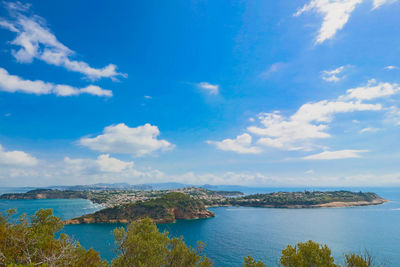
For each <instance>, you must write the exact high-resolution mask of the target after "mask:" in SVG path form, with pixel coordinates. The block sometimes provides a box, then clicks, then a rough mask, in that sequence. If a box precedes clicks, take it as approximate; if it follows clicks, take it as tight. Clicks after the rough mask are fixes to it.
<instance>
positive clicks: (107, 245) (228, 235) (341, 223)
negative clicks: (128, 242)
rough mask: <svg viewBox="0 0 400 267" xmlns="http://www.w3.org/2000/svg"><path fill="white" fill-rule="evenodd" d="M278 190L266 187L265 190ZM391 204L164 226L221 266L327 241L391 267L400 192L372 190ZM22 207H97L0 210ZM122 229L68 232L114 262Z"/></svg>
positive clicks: (67, 212) (231, 210)
mask: <svg viewBox="0 0 400 267" xmlns="http://www.w3.org/2000/svg"><path fill="white" fill-rule="evenodd" d="M268 190H269V191H273V189H264V191H263V192H266V191H268ZM368 191H374V192H377V193H378V194H380V195H381V196H382V197H385V198H387V199H389V200H391V202H390V203H386V204H384V205H379V206H369V207H354V208H328V209H266V208H243V207H221V208H213V209H211V210H212V211H213V212H215V214H216V217H215V218H209V219H202V220H189V221H178V222H177V223H174V224H165V225H159V228H160V229H161V230H167V231H169V232H170V233H171V235H177V236H181V235H183V236H184V240H185V241H186V243H188V244H190V245H192V246H195V245H196V242H197V240H202V241H203V242H205V243H206V244H207V247H206V248H205V250H204V252H205V253H206V254H207V256H208V257H210V258H211V259H212V260H213V261H214V263H215V266H239V265H240V263H241V262H242V258H243V257H244V256H247V255H253V256H254V257H255V258H257V259H260V260H263V261H264V262H265V263H267V264H269V265H270V266H275V265H276V263H277V262H278V261H279V257H280V253H281V250H282V249H283V248H284V247H285V246H286V245H287V244H294V243H297V242H300V241H306V240H309V239H312V240H314V241H317V242H321V243H326V244H327V245H328V246H329V247H330V248H331V249H332V253H333V254H334V256H335V258H336V259H337V260H338V263H340V261H341V260H342V259H343V255H344V253H345V252H349V251H353V252H360V251H361V252H362V251H364V250H365V249H367V250H369V251H370V252H371V253H372V254H373V255H374V256H376V258H377V260H379V261H380V262H383V263H385V264H386V266H399V262H400V246H399V244H400V189H369V190H368ZM11 207H17V208H18V210H19V212H26V213H29V214H32V213H33V212H34V211H35V210H37V209H38V208H42V207H43V208H52V209H53V210H54V213H55V214H56V215H57V216H61V217H62V218H64V219H68V218H72V217H76V216H79V215H81V214H84V213H90V212H93V211H95V210H97V209H99V207H98V206H95V205H93V204H92V203H91V202H90V201H87V200H1V201H0V211H4V210H6V209H8V208H11ZM117 226H122V225H115V224H92V225H67V226H66V227H65V230H64V231H65V232H66V233H67V234H69V235H71V236H73V237H74V238H75V239H77V240H78V241H79V242H80V243H81V244H82V245H83V246H84V247H86V248H89V247H93V248H94V249H96V250H98V251H100V253H101V255H102V257H103V258H105V259H108V260H110V259H112V257H113V256H114V254H113V237H112V230H113V229H114V228H115V227H117Z"/></svg>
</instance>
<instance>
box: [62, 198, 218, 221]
mask: <svg viewBox="0 0 400 267" xmlns="http://www.w3.org/2000/svg"><path fill="white" fill-rule="evenodd" d="M214 216H215V215H214V213H212V212H211V211H209V210H207V209H206V208H205V207H204V205H203V203H202V202H200V201H198V200H195V199H192V198H191V197H190V196H188V195H185V194H183V193H168V194H166V195H164V196H162V197H160V198H157V199H152V200H148V201H145V202H139V203H134V204H127V205H121V206H116V207H112V208H107V209H104V210H100V211H98V212H96V213H93V214H88V215H84V216H81V217H78V218H74V219H71V220H67V221H66V222H65V223H66V224H80V223H128V222H131V221H135V220H141V219H144V218H146V217H149V218H150V219H152V220H153V222H155V223H172V222H175V220H177V219H200V218H209V217H214Z"/></svg>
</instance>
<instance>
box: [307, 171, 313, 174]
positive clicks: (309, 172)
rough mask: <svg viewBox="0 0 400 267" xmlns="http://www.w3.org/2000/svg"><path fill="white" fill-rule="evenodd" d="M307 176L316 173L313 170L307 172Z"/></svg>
mask: <svg viewBox="0 0 400 267" xmlns="http://www.w3.org/2000/svg"><path fill="white" fill-rule="evenodd" d="M305 174H314V171H313V170H308V171H306V172H305Z"/></svg>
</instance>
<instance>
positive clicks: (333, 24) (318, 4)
mask: <svg viewBox="0 0 400 267" xmlns="http://www.w3.org/2000/svg"><path fill="white" fill-rule="evenodd" d="M362 1H363V0H312V1H311V2H310V3H308V4H306V5H305V6H304V7H303V8H301V9H300V10H298V11H297V13H296V14H295V16H299V15H301V14H302V13H304V12H307V11H315V12H317V13H319V14H321V15H322V16H323V22H322V25H321V28H320V29H319V32H318V36H317V39H316V43H317V44H320V43H323V42H324V41H326V40H329V39H332V38H333V37H334V36H335V34H336V33H337V31H339V30H341V29H342V28H343V26H344V25H345V24H346V23H347V22H348V20H349V18H350V15H351V13H352V12H353V11H354V9H355V7H356V6H357V5H358V4H360V3H361V2H362Z"/></svg>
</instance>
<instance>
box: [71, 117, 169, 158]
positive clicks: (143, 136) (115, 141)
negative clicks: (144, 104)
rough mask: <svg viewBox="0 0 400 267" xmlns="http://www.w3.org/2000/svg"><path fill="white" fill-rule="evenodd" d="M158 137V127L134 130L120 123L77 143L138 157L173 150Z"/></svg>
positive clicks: (96, 149) (95, 148)
mask: <svg viewBox="0 0 400 267" xmlns="http://www.w3.org/2000/svg"><path fill="white" fill-rule="evenodd" d="M159 135H160V131H159V130H158V127H157V126H152V125H150V124H148V123H147V124H145V125H143V126H139V127H136V128H130V127H128V126H127V125H125V124H124V123H120V124H116V125H111V126H107V127H105V128H104V130H103V134H101V135H98V136H96V137H92V138H91V137H83V138H81V139H80V140H79V142H80V144H81V145H83V146H86V147H88V148H90V149H91V150H95V151H100V152H103V153H119V154H132V155H135V156H138V157H139V156H144V155H149V154H152V153H154V152H156V151H159V150H161V151H165V150H170V149H173V148H174V145H173V144H171V143H170V142H168V141H166V140H159V139H157V137H158V136H159Z"/></svg>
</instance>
